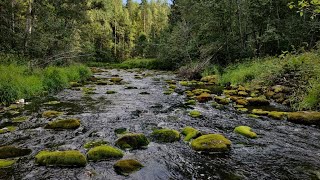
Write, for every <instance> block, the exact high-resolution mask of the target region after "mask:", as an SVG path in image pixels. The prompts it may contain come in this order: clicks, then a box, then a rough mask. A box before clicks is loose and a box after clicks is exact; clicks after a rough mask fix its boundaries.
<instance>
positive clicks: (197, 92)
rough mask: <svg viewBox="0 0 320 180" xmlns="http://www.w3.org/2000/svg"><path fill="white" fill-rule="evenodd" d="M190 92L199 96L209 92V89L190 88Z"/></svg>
mask: <svg viewBox="0 0 320 180" xmlns="http://www.w3.org/2000/svg"><path fill="white" fill-rule="evenodd" d="M192 93H193V94H195V95H197V96H199V95H200V94H202V93H211V91H210V90H208V89H194V90H192Z"/></svg>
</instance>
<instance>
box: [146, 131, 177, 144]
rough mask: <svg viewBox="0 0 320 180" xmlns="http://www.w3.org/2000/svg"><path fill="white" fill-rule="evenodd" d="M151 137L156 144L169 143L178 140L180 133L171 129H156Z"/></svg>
mask: <svg viewBox="0 0 320 180" xmlns="http://www.w3.org/2000/svg"><path fill="white" fill-rule="evenodd" d="M151 136H152V137H153V138H154V139H155V140H156V141H158V142H164V143H171V142H175V141H179V140H180V133H179V132H178V131H176V130H173V129H157V130H154V131H153V132H152V134H151Z"/></svg>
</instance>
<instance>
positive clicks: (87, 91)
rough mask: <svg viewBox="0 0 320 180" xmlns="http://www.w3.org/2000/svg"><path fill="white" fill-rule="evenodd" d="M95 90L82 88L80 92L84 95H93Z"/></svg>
mask: <svg viewBox="0 0 320 180" xmlns="http://www.w3.org/2000/svg"><path fill="white" fill-rule="evenodd" d="M95 90H96V88H92V87H84V88H82V91H83V93H84V94H95V92H94V91H95Z"/></svg>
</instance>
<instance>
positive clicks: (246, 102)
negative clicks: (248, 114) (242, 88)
mask: <svg viewBox="0 0 320 180" xmlns="http://www.w3.org/2000/svg"><path fill="white" fill-rule="evenodd" d="M236 102H237V104H239V105H243V106H246V105H248V103H249V102H248V101H247V100H246V99H237V100H236Z"/></svg>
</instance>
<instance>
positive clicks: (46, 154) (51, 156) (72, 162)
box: [35, 150, 87, 166]
mask: <svg viewBox="0 0 320 180" xmlns="http://www.w3.org/2000/svg"><path fill="white" fill-rule="evenodd" d="M35 159H36V163H37V164H39V165H42V166H86V164H87V160H86V157H85V156H84V155H83V154H82V153H81V152H79V151H75V150H72V151H40V152H39V153H38V154H37V155H36V156H35Z"/></svg>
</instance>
